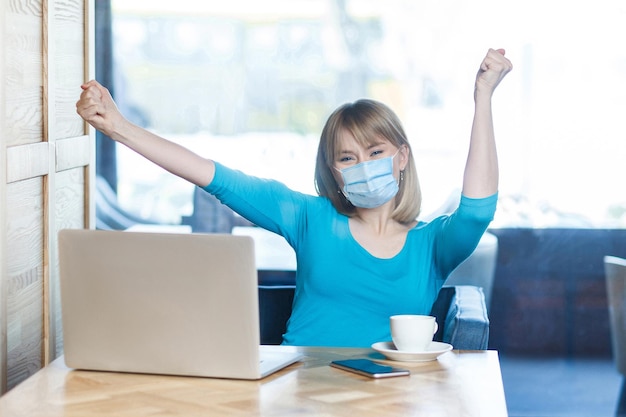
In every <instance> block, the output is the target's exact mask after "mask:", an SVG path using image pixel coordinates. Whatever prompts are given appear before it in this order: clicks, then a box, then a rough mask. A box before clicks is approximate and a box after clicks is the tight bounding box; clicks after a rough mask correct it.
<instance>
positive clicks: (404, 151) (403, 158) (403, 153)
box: [398, 145, 411, 171]
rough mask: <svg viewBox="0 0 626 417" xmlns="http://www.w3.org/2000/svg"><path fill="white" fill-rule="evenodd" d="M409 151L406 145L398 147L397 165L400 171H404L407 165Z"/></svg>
mask: <svg viewBox="0 0 626 417" xmlns="http://www.w3.org/2000/svg"><path fill="white" fill-rule="evenodd" d="M410 153H411V151H410V150H409V147H408V146H407V145H400V155H399V156H400V159H399V160H398V165H399V166H400V171H404V168H406V166H407V165H408V163H409V154H410Z"/></svg>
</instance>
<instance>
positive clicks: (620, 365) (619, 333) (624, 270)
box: [604, 256, 626, 376]
mask: <svg viewBox="0 0 626 417" xmlns="http://www.w3.org/2000/svg"><path fill="white" fill-rule="evenodd" d="M604 272H605V278H606V292H607V301H608V306H609V320H610V325H611V342H612V346H613V358H614V360H615V364H616V365H617V370H618V371H619V373H621V374H622V375H624V376H626V259H623V258H618V257H616V256H605V257H604Z"/></svg>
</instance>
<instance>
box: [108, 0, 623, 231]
mask: <svg viewBox="0 0 626 417" xmlns="http://www.w3.org/2000/svg"><path fill="white" fill-rule="evenodd" d="M111 6H112V24H111V28H112V46H113V74H114V79H115V86H116V87H115V97H116V100H117V102H118V105H119V107H120V109H121V110H122V111H123V113H125V114H126V115H127V116H128V117H129V118H130V119H131V120H133V121H134V122H135V123H138V124H140V125H142V126H144V127H147V128H148V129H150V130H153V131H155V132H157V133H158V134H160V135H162V136H164V137H167V138H169V139H172V140H174V141H176V142H179V143H181V144H183V145H185V146H188V147H190V148H191V149H193V150H195V151H197V152H199V153H200V154H202V155H204V156H206V157H207V158H212V159H215V160H217V161H219V162H222V163H224V164H226V165H229V166H231V167H234V168H238V169H241V170H243V171H245V172H247V173H249V174H254V175H258V176H262V177H269V178H275V179H278V180H280V181H282V182H284V183H286V184H287V185H289V186H290V187H291V188H293V189H296V190H299V191H303V192H306V193H311V194H314V193H315V188H314V183H313V170H314V162H315V155H316V152H317V143H318V140H319V135H320V132H321V130H322V127H323V124H324V122H325V120H326V118H327V117H328V116H329V114H330V113H331V112H332V111H333V110H334V109H335V108H337V107H338V106H339V105H341V104H343V103H345V102H348V101H354V100H356V99H359V98H362V97H369V98H374V99H377V100H380V101H383V102H384V103H386V104H387V105H389V106H390V107H391V108H392V109H393V110H394V111H395V112H396V113H397V114H398V115H399V116H400V118H401V120H402V121H403V124H404V127H405V129H406V131H407V133H408V136H409V140H410V142H411V146H412V148H413V152H414V156H415V158H416V162H417V167H418V172H419V176H420V182H421V185H422V192H423V195H424V199H423V207H422V213H423V214H424V215H428V214H429V213H432V212H433V211H435V210H436V209H437V208H438V207H439V206H441V205H442V204H444V202H445V201H446V200H448V199H449V198H450V197H451V196H456V195H457V193H458V192H459V190H460V187H461V185H462V176H463V168H464V164H465V158H466V155H467V150H468V144H469V133H470V129H471V122H472V114H473V87H474V78H475V75H476V71H477V69H478V65H479V64H480V62H481V60H482V58H483V57H484V55H485V53H486V51H487V49H488V48H489V47H494V48H499V47H502V48H505V49H506V51H507V57H509V58H510V59H511V61H512V62H513V65H514V70H513V72H511V73H510V74H509V75H508V76H507V78H506V79H505V80H504V81H503V83H502V84H501V86H500V87H499V88H498V90H497V91H496V93H495V95H494V98H493V103H494V120H495V130H496V139H497V142H498V151H499V158H500V174H501V177H500V200H499V206H498V210H497V214H496V219H495V220H494V222H493V223H492V227H534V228H541V227H574V228H575V227H583V228H588V227H592V228H624V227H626V191H625V190H626V187H625V186H624V184H623V183H622V181H623V180H624V179H626V163H624V160H625V159H626V121H625V118H624V115H625V114H626V48H624V47H623V44H624V39H626V24H624V22H626V3H624V2H622V1H619V0H598V1H595V2H593V3H590V2H567V1H546V0H530V1H527V2H516V3H511V2H501V1H495V0H490V1H476V2H467V1H462V0H451V1H447V2H417V1H412V0H388V1H384V2H381V1H377V0H289V1H286V0H282V1H279V0H271V1H244V0H230V1H228V2H212V1H191V0H177V1H163V0H161V1H150V2H146V1H140V0H112V2H111ZM116 163H117V176H118V183H117V191H118V200H119V202H120V204H121V205H122V206H123V207H124V208H125V209H126V210H129V211H131V212H134V213H137V214H138V215H140V216H144V217H146V218H153V219H158V220H159V221H161V222H163V223H173V224H176V223H180V220H181V217H182V216H187V215H189V214H190V213H191V212H192V210H193V203H192V194H193V190H194V186H193V185H190V184H188V183H186V182H185V181H183V180H180V179H177V178H176V177H174V176H172V175H170V174H168V173H166V172H164V171H163V170H161V169H160V168H158V167H156V166H154V165H152V164H151V163H149V162H146V161H145V160H143V159H142V158H140V157H138V156H136V155H134V154H133V153H132V152H131V151H128V150H127V149H125V148H123V147H121V146H119V147H118V148H117V157H116ZM453 198H454V197H453Z"/></svg>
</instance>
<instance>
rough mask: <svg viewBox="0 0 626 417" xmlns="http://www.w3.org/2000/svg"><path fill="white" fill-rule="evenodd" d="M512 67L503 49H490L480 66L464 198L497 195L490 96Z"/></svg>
mask: <svg viewBox="0 0 626 417" xmlns="http://www.w3.org/2000/svg"><path fill="white" fill-rule="evenodd" d="M512 68H513V66H512V65H511V62H510V61H509V60H508V59H507V58H505V56H504V49H498V50H494V49H489V51H488V52H487V56H486V57H485V59H483V62H482V63H481V64H480V69H479V70H478V74H477V75H476V84H475V89H474V106H475V108H474V121H473V124H472V133H471V137H470V148H469V153H468V156H467V162H466V165H465V174H464V176H463V194H464V195H465V196H467V197H471V198H482V197H488V196H490V195H493V194H495V193H496V192H497V191H498V176H499V174H498V155H497V151H496V141H495V135H494V132H493V118H492V113H491V96H492V95H493V92H494V90H495V89H496V87H497V86H498V84H499V83H500V81H502V79H503V78H504V76H505V75H506V74H507V73H508V72H509V71H511V69H512Z"/></svg>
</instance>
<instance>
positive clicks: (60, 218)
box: [48, 167, 85, 360]
mask: <svg viewBox="0 0 626 417" xmlns="http://www.w3.org/2000/svg"><path fill="white" fill-rule="evenodd" d="M55 177H56V178H55V187H54V196H53V197H52V200H53V201H54V204H55V205H54V211H53V212H52V216H53V217H54V219H55V221H54V224H50V225H49V226H48V227H50V228H51V230H52V231H53V233H52V234H51V235H50V237H49V239H48V241H49V242H50V247H49V257H50V262H49V283H48V287H49V309H50V322H49V326H50V336H49V337H50V340H49V344H50V352H49V354H50V360H54V359H56V358H57V357H58V356H59V355H61V354H62V353H63V325H62V321H61V295H60V291H61V290H60V283H59V259H58V258H59V257H58V243H57V242H58V238H57V236H58V232H59V230H62V229H83V228H85V221H84V219H85V206H84V204H83V201H84V200H85V169H84V168H82V167H81V168H76V169H71V170H66V171H63V172H59V173H57V174H56V175H55Z"/></svg>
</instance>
